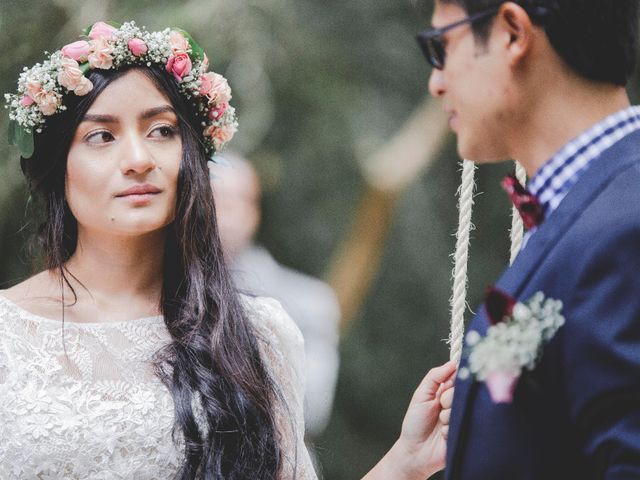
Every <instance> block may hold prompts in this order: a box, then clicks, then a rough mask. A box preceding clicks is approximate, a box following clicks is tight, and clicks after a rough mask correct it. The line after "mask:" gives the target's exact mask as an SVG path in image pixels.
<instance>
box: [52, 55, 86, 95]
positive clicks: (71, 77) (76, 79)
mask: <svg viewBox="0 0 640 480" xmlns="http://www.w3.org/2000/svg"><path fill="white" fill-rule="evenodd" d="M81 78H83V75H82V70H80V65H78V62H76V61H75V60H74V59H73V58H63V59H62V71H60V72H58V83H59V84H60V85H62V86H63V87H65V88H66V89H67V90H75V89H76V87H77V86H78V85H79V84H80V79H81Z"/></svg>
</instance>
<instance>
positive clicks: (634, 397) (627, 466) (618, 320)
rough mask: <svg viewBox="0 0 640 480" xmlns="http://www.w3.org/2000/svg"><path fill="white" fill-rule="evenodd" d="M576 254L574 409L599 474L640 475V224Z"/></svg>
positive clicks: (567, 345)
mask: <svg viewBox="0 0 640 480" xmlns="http://www.w3.org/2000/svg"><path fill="white" fill-rule="evenodd" d="M575 254H576V253H575V252H574V255H575ZM577 255H578V256H577V261H579V262H580V263H581V265H583V267H582V269H581V271H580V273H579V275H578V277H577V278H578V282H577V284H576V285H575V286H576V288H575V289H574V291H573V295H572V297H571V299H570V301H569V302H568V304H567V307H569V308H567V309H566V315H567V323H566V325H565V328H566V330H565V332H563V338H564V340H563V363H564V367H565V368H564V376H565V378H564V380H565V388H566V391H565V394H566V398H567V401H568V407H569V414H570V417H571V420H572V422H573V424H574V425H575V427H576V432H577V435H578V439H579V442H580V445H582V447H583V453H584V454H585V456H587V458H589V459H591V460H592V462H593V465H594V466H595V468H596V469H597V473H596V475H595V477H594V478H601V479H607V480H622V479H628V478H640V225H637V224H636V225H633V226H628V227H626V228H619V229H616V232H615V233H611V232H602V235H601V237H600V238H595V239H594V241H593V242H591V245H590V247H589V248H588V249H587V250H586V251H585V252H583V253H582V254H577ZM580 257H582V258H580Z"/></svg>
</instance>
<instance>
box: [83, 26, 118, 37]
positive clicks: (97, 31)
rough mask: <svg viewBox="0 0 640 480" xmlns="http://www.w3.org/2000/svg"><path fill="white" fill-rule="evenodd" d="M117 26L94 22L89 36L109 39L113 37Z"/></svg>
mask: <svg viewBox="0 0 640 480" xmlns="http://www.w3.org/2000/svg"><path fill="white" fill-rule="evenodd" d="M116 30H117V28H115V27H112V26H111V25H109V24H107V23H104V22H97V23H94V24H93V26H92V27H91V31H90V32H89V38H90V39H91V40H97V39H99V38H104V39H109V38H112V37H113V34H114V32H115V31H116Z"/></svg>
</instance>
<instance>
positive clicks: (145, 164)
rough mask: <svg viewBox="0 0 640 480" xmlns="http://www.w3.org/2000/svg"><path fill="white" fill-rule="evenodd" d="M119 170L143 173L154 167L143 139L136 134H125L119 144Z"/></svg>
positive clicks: (125, 172) (126, 172)
mask: <svg viewBox="0 0 640 480" xmlns="http://www.w3.org/2000/svg"><path fill="white" fill-rule="evenodd" d="M119 153H120V169H121V171H122V173H124V174H125V175H126V174H128V173H144V172H148V171H150V170H153V169H154V168H155V167H156V164H155V161H154V160H153V156H152V155H151V152H150V150H149V148H147V146H146V144H145V139H144V138H143V137H141V136H140V134H139V133H138V132H127V133H126V134H125V136H124V138H123V141H122V143H121V151H120V152H119Z"/></svg>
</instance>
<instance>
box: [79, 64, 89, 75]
mask: <svg viewBox="0 0 640 480" xmlns="http://www.w3.org/2000/svg"><path fill="white" fill-rule="evenodd" d="M90 69H91V65H89V62H84V63H81V64H80V71H81V72H82V74H83V75H86V73H87V72H88V71H89V70H90Z"/></svg>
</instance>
